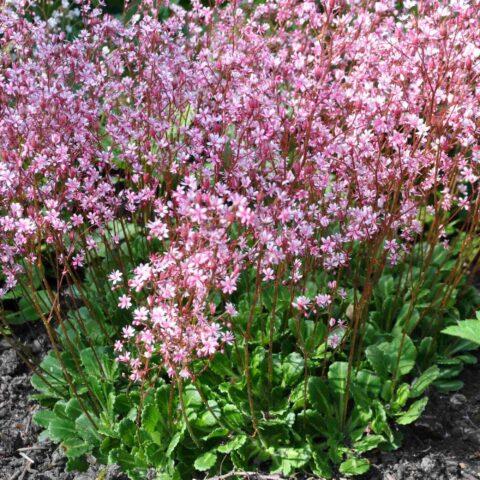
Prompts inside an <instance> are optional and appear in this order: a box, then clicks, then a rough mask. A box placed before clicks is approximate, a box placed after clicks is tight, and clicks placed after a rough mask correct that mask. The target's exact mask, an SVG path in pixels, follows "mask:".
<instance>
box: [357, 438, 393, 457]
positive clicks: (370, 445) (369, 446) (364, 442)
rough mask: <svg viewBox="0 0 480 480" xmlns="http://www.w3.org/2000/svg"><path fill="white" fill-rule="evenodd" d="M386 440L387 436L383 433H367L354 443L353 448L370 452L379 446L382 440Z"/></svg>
mask: <svg viewBox="0 0 480 480" xmlns="http://www.w3.org/2000/svg"><path fill="white" fill-rule="evenodd" d="M384 441H385V438H384V437H383V436H382V435H367V436H365V437H364V438H362V439H361V440H359V441H358V442H355V443H354V444H353V448H354V449H355V450H356V451H357V452H360V453H363V452H368V451H369V450H373V449H374V448H377V447H378V446H379V445H380V444H381V443H382V442H384Z"/></svg>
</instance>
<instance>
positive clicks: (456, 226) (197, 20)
mask: <svg viewBox="0 0 480 480" xmlns="http://www.w3.org/2000/svg"><path fill="white" fill-rule="evenodd" d="M33 7H34V5H33V4H31V3H30V2H28V1H25V0H15V1H9V2H8V3H7V5H6V6H5V8H4V9H3V10H2V11H1V12H0V28H1V31H2V36H1V38H0V45H1V48H2V51H1V61H2V65H3V66H4V72H5V73H4V74H3V76H1V77H0V108H1V109H2V110H1V111H2V117H1V118H2V120H1V121H0V139H1V140H0V141H1V151H0V155H1V162H0V213H1V215H0V227H1V228H0V259H1V267H2V279H3V280H4V285H3V286H2V288H1V294H2V296H3V297H4V298H5V306H4V307H3V308H4V309H8V310H11V311H12V312H13V316H8V315H5V318H3V320H4V324H5V325H7V321H9V320H11V319H12V318H14V317H16V315H17V311H19V312H22V311H23V312H24V311H25V309H26V307H29V308H30V307H31V309H32V310H33V311H34V315H32V316H31V319H32V320H33V319H34V317H38V318H40V319H41V321H42V322H43V324H44V325H45V328H46V330H47V333H48V335H49V337H50V339H51V341H52V345H53V352H52V354H51V355H50V356H49V357H47V359H46V360H45V361H44V363H43V366H41V368H40V369H39V370H38V374H37V375H38V376H35V377H34V379H33V382H34V385H35V386H36V388H37V389H39V390H40V392H41V393H40V395H39V397H38V399H39V401H40V402H42V403H43V404H44V406H45V407H47V409H46V410H45V411H44V412H43V413H40V414H39V416H38V418H37V421H38V422H39V423H40V424H41V425H43V426H45V427H46V429H47V430H46V432H47V434H48V435H49V436H50V437H51V438H52V439H53V440H55V441H57V442H61V443H62V444H63V446H64V447H65V449H66V452H67V455H68V456H69V466H70V467H71V468H76V469H81V468H85V466H86V463H85V462H86V455H87V454H88V453H93V454H94V456H95V457H96V458H97V459H98V460H99V461H101V462H115V463H119V464H120V465H121V466H122V468H123V469H124V470H125V471H126V472H127V473H128V474H129V475H130V476H131V477H132V478H143V477H144V476H145V474H146V473H145V472H146V471H147V469H149V468H153V469H154V470H155V471H156V472H157V474H158V475H159V476H160V477H161V476H162V475H163V476H166V478H175V477H176V478H191V477H192V475H194V473H193V472H194V471H202V472H203V471H204V472H207V471H210V472H211V473H214V472H216V471H219V470H221V471H225V470H226V469H229V468H237V469H245V468H251V467H257V468H259V469H263V470H269V471H274V472H282V473H283V474H285V475H288V474H290V473H292V472H294V471H296V470H306V471H310V472H314V473H316V474H318V475H321V476H330V475H331V474H332V473H333V472H334V470H335V469H336V468H338V469H339V470H340V472H342V473H344V474H352V475H353V474H358V473H362V472H364V471H366V470H367V469H368V462H367V461H366V460H365V459H364V458H363V457H362V453H363V452H365V451H367V450H369V449H372V448H377V447H380V448H395V447H396V446H398V444H399V441H400V435H399V431H398V429H396V427H395V424H400V425H403V424H407V423H410V422H412V421H414V420H415V419H416V418H417V417H418V416H419V415H420V414H421V412H422V410H423V408H424V406H425V403H426V399H425V398H424V397H423V395H424V392H425V390H426V389H427V388H428V387H429V386H430V385H431V384H432V383H433V384H434V385H436V386H437V388H441V389H444V390H448V389H455V388H459V387H460V386H461V383H458V380H456V376H457V375H458V373H459V371H460V370H461V368H462V366H463V364H464V363H468V362H472V361H474V357H473V356H471V355H469V354H468V353H466V352H468V350H469V349H471V348H473V347H472V344H471V343H468V342H463V343H451V342H447V341H446V338H448V337H446V336H444V335H441V331H442V330H443V329H444V328H445V327H447V326H448V325H450V324H454V323H456V322H457V321H458V320H462V319H464V318H469V317H470V316H471V315H472V313H473V311H474V310H475V309H477V308H478V305H479V302H478V294H477V293H476V291H475V289H473V288H472V287H469V282H468V272H469V271H471V270H472V269H473V271H474V269H475V267H476V264H477V263H478V258H479V257H478V247H479V243H478V239H477V235H478V226H479V224H480V222H479V206H480V196H479V191H478V187H479V185H478V178H479V176H478V175H479V165H480V163H479V158H480V157H479V154H480V150H479V148H478V145H477V129H478V122H479V116H480V108H479V105H480V103H479V89H478V88H477V79H478V74H479V72H480V65H479V57H480V51H479V49H478V44H479V40H480V39H479V35H480V33H479V31H478V29H477V28H476V23H478V22H476V21H475V20H478V16H479V11H480V9H479V8H478V5H477V3H476V2H472V3H469V2H463V1H460V2H456V3H454V4H452V5H448V6H445V5H443V4H441V3H439V2H434V1H431V2H423V3H421V4H416V3H414V2H401V3H400V4H398V5H397V4H393V3H391V2H376V3H375V4H368V2H367V3H366V4H360V3H359V4H356V3H351V2H350V3H347V4H344V3H341V2H336V1H327V2H323V3H322V2H320V3H316V2H310V1H307V2H297V1H293V0H276V1H273V0H272V1H267V2H264V3H261V4H259V5H256V4H255V2H250V1H246V2H240V1H234V2H226V3H223V2H217V3H216V4H215V5H214V6H210V7H205V6H203V5H201V3H200V2H192V9H191V10H190V11H188V12H187V11H185V10H183V9H182V8H181V7H178V6H177V5H175V4H173V3H169V2H155V1H152V2H144V3H140V5H138V6H137V7H136V11H129V12H128V15H127V20H126V21H125V22H123V21H122V19H118V18H113V17H111V16H109V15H102V12H101V10H100V9H97V8H93V7H92V6H91V5H90V4H89V3H88V2H79V3H78V8H79V9H80V14H81V15H80V17H81V18H80V19H79V25H80V26H79V31H78V32H70V34H68V35H67V33H66V32H63V31H62V30H61V28H59V25H58V24H57V23H56V22H49V21H48V20H44V19H42V18H41V17H39V16H38V15H37V11H36V9H35V8H33ZM9 296H10V297H11V298H8V297H9ZM18 298H20V300H18V303H17V300H16V299H18ZM20 302H22V304H20ZM25 302H27V303H28V304H25ZM24 307H25V308H24ZM19 317H21V315H19ZM24 317H25V315H24V316H23V317H22V318H24ZM25 356H26V358H27V360H28V353H25ZM165 412H166V414H165Z"/></svg>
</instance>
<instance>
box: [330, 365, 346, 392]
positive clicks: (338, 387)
mask: <svg viewBox="0 0 480 480" xmlns="http://www.w3.org/2000/svg"><path fill="white" fill-rule="evenodd" d="M347 376H348V363H347V362H335V363H332V364H331V365H330V368H329V369H328V379H329V381H330V384H331V385H332V388H333V391H334V392H335V393H336V394H337V395H340V396H341V395H344V394H345V391H346V389H347Z"/></svg>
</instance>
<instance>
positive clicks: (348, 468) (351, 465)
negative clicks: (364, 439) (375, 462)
mask: <svg viewBox="0 0 480 480" xmlns="http://www.w3.org/2000/svg"><path fill="white" fill-rule="evenodd" d="M369 468H370V462H369V461H368V460H367V459H365V458H349V459H348V460H345V462H343V463H341V464H340V467H339V470H340V473H343V474H344V475H362V474H363V473H365V472H368V470H369Z"/></svg>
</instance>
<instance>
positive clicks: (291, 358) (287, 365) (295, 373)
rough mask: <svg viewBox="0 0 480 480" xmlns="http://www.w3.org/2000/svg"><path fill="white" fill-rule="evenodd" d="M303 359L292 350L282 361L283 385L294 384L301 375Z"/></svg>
mask: <svg viewBox="0 0 480 480" xmlns="http://www.w3.org/2000/svg"><path fill="white" fill-rule="evenodd" d="M304 364H305V362H304V359H303V357H302V355H300V354H299V353H297V352H292V353H290V354H289V355H287V356H286V357H285V359H284V360H283V362H282V375H283V385H284V386H291V385H293V384H295V383H296V382H297V381H298V380H299V379H300V378H301V376H302V375H303V368H304Z"/></svg>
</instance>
